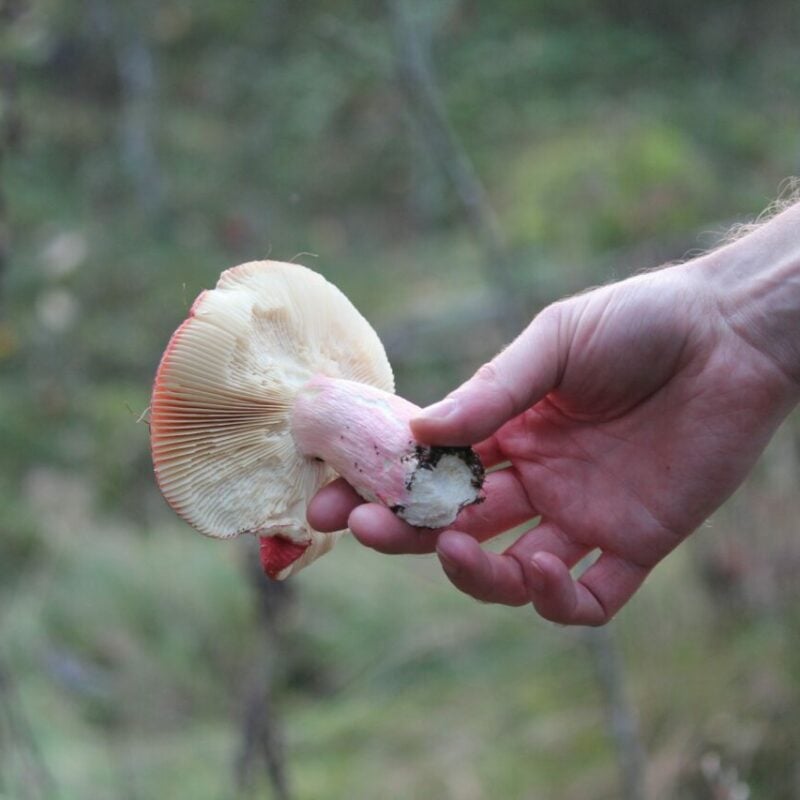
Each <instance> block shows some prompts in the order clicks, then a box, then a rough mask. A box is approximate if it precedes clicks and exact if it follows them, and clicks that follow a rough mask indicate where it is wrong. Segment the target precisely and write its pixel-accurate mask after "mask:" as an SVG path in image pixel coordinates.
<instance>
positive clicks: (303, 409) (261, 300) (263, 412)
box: [150, 261, 483, 579]
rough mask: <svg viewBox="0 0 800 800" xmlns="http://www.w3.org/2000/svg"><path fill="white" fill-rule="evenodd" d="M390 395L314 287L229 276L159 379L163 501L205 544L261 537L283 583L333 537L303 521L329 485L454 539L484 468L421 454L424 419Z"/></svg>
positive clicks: (156, 452)
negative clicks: (417, 421) (341, 482)
mask: <svg viewBox="0 0 800 800" xmlns="http://www.w3.org/2000/svg"><path fill="white" fill-rule="evenodd" d="M393 392H394V378H393V375H392V370H391V367H390V366H389V362H388V360H387V358H386V353H385V352H384V349H383V345H382V344H381V342H380V340H379V338H378V336H377V334H376V333H375V331H374V330H373V329H372V328H371V327H370V325H369V323H368V322H367V321H366V320H365V319H364V317H362V316H361V314H360V313H359V312H358V311H357V310H356V309H355V307H354V306H353V305H352V304H351V303H350V301H349V300H348V299H347V298H346V297H345V296H344V295H343V294H342V293H341V292H340V291H339V290H338V289H337V288H336V287H335V286H333V285H332V284H330V283H329V282H328V281H326V280H325V279H324V278H323V277H322V276H321V275H319V274H317V273H315V272H313V271H311V270H310V269H307V268H306V267H302V266H300V265H298V264H284V263H280V262H276V261H253V262H250V263H247V264H242V265H241V266H238V267H234V268H232V269H229V270H227V271H225V272H223V273H222V275H221V276H220V279H219V282H218V283H217V286H216V288H215V289H213V290H211V291H204V292H202V293H201V294H200V295H199V297H198V298H197V299H196V300H195V302H194V304H193V305H192V307H191V310H190V312H189V318H188V319H187V320H186V321H185V322H184V323H183V324H182V325H181V326H180V327H179V328H178V330H177V331H176V332H175V333H174V334H173V336H172V338H171V339H170V342H169V344H168V346H167V349H166V351H165V353H164V355H163V357H162V359H161V363H160V365H159V367H158V372H157V373H156V378H155V384H154V388H153V396H152V401H151V405H150V430H151V448H152V455H153V465H154V469H155V474H156V479H157V482H158V485H159V488H160V489H161V492H162V493H163V495H164V497H165V498H166V500H167V502H168V503H169V504H170V505H171V506H172V507H173V509H174V510H175V511H176V512H177V513H178V514H179V515H180V516H182V517H183V518H184V519H185V520H186V521H187V522H188V523H189V524H190V525H192V527H194V528H195V529H197V530H198V531H200V532H201V533H203V534H206V535H208V536H212V537H216V538H222V539H226V538H231V537H234V536H238V535H240V534H243V533H251V534H255V535H256V536H259V537H260V538H261V560H262V564H263V566H264V570H265V572H266V573H267V574H268V575H269V576H270V577H272V578H278V579H282V578H285V577H287V576H288V575H290V574H292V573H294V572H297V571H298V570H299V569H301V568H302V567H304V566H306V565H307V564H309V563H311V562H312V561H313V560H315V559H316V558H318V557H319V556H321V555H322V554H323V553H325V552H327V551H328V550H330V549H331V547H332V546H333V544H334V543H335V541H336V539H337V538H338V536H339V535H340V534H341V532H340V534H330V533H320V532H318V531H315V530H313V529H312V528H311V527H310V525H309V524H308V522H307V521H306V507H307V505H308V502H309V500H310V499H311V497H312V496H313V495H314V493H315V492H316V491H317V490H318V489H319V488H321V487H322V486H323V485H325V484H326V483H328V482H329V481H330V480H332V479H333V478H334V477H335V475H336V474H338V475H341V476H342V477H344V478H345V479H346V480H347V481H348V482H349V483H350V484H351V485H352V486H353V487H354V488H355V490H356V491H357V492H358V493H359V494H360V495H361V496H362V497H363V498H365V499H366V500H369V501H371V502H379V503H382V504H384V505H386V506H388V507H389V508H391V509H392V511H394V512H395V513H396V514H397V515H398V516H400V517H401V518H403V519H405V520H407V521H408V522H409V523H410V524H412V525H416V526H422V527H430V528H438V527H443V526H445V525H448V524H450V523H451V522H452V521H453V520H454V519H455V517H456V515H457V514H458V512H459V511H460V510H461V509H462V508H463V507H464V506H466V505H468V504H470V503H475V502H479V500H480V499H481V492H480V490H481V486H482V483H483V467H482V465H481V463H480V460H479V458H478V456H477V455H476V454H475V453H474V451H472V450H471V449H470V448H466V447H462V448H459V447H428V446H425V445H422V444H419V443H418V442H416V441H415V440H414V437H413V435H412V433H411V429H410V428H409V424H408V423H409V420H410V419H411V417H413V416H414V415H415V414H416V413H417V411H418V410H419V409H418V407H417V406H415V405H414V404H413V403H410V402H408V401H407V400H404V399H402V398H400V397H398V396H396V395H395V394H393Z"/></svg>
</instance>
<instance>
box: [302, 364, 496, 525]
mask: <svg viewBox="0 0 800 800" xmlns="http://www.w3.org/2000/svg"><path fill="white" fill-rule="evenodd" d="M418 411H419V407H418V406H415V405H414V404H413V403H409V402H408V401H407V400H404V399H403V398H401V397H397V395H393V394H389V393H388V392H383V391H381V390H380V389H375V388H374V387H372V386H368V385H366V384H362V383H356V382H354V381H346V380H339V379H336V378H328V377H325V376H321V375H317V376H315V377H314V378H312V379H311V380H310V381H309V382H308V383H307V384H306V385H305V386H303V388H302V389H301V390H300V392H299V393H298V395H297V398H296V400H295V405H294V411H293V414H292V435H293V436H294V439H295V442H296V444H297V447H298V449H299V450H300V452H301V453H303V455H305V456H307V457H309V458H320V459H322V460H323V461H325V462H327V463H328V464H329V465H330V466H331V467H332V468H333V469H334V470H336V472H338V473H339V474H340V475H341V476H342V477H344V478H345V479H346V480H347V481H348V482H349V483H350V484H351V485H352V486H353V488H354V489H355V490H356V491H357V492H358V493H359V494H360V495H361V496H362V497H364V498H365V499H366V500H369V501H370V502H377V503H381V504H383V505H385V506H388V507H389V508H391V509H392V510H393V511H394V512H395V513H397V514H398V516H400V517H402V518H403V519H406V520H408V521H409V522H410V523H411V524H412V525H419V526H423V527H442V526H444V525H449V524H450V523H451V522H452V521H453V520H454V519H455V517H456V515H457V514H458V512H459V511H460V510H461V508H463V507H464V506H465V505H469V504H470V503H475V502H479V501H480V499H481V495H480V488H481V486H482V484H483V467H482V465H481V464H480V460H479V459H478V457H477V455H476V454H475V453H474V451H472V450H470V449H469V448H464V447H458V448H456V447H452V448H448V447H427V446H424V445H420V444H419V443H418V442H416V441H415V440H414V437H413V435H412V433H411V429H410V427H409V420H410V419H411V418H412V417H413V416H415V415H416V414H417V412H418Z"/></svg>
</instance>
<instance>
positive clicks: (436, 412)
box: [417, 397, 458, 420]
mask: <svg viewBox="0 0 800 800" xmlns="http://www.w3.org/2000/svg"><path fill="white" fill-rule="evenodd" d="M457 407H458V404H457V403H456V401H455V400H453V398H452V397H446V398H445V399H444V400H440V401H439V402H438V403H434V404H433V405H432V406H428V407H427V408H423V409H422V411H420V412H419V414H418V415H417V419H428V420H442V419H447V418H448V417H449V416H452V414H453V413H454V412H455V410H456V408H457Z"/></svg>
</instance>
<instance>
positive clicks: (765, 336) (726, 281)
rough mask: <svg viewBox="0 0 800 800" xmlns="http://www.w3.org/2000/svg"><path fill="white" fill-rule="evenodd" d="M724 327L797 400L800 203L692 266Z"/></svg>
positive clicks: (799, 384) (799, 393) (799, 395)
mask: <svg viewBox="0 0 800 800" xmlns="http://www.w3.org/2000/svg"><path fill="white" fill-rule="evenodd" d="M696 265H697V267H698V269H699V272H700V274H701V275H702V277H703V278H704V280H705V281H706V283H707V285H708V286H709V287H710V289H711V290H712V292H713V294H714V296H715V298H716V300H717V303H718V308H719V310H720V313H721V315H722V317H723V318H724V320H725V322H726V324H727V325H728V326H729V327H730V328H731V329H732V330H733V331H734V332H735V333H736V334H737V335H738V336H740V337H741V338H742V339H743V340H744V341H746V342H747V343H748V344H749V345H751V346H752V347H753V348H755V349H756V350H757V351H759V352H760V353H761V354H763V355H764V356H765V357H766V358H768V359H769V360H770V361H771V362H772V363H773V364H774V365H775V367H777V369H778V370H779V371H780V373H781V374H782V376H783V377H784V378H785V379H786V382H787V391H788V392H789V393H790V394H792V395H793V399H794V402H797V400H798V399H800V203H796V204H795V205H793V206H791V207H790V208H788V209H786V210H785V211H783V212H782V213H780V214H778V215H777V216H776V217H774V218H773V219H771V220H769V221H768V222H766V223H764V224H763V225H761V226H760V227H758V228H756V229H755V230H754V231H752V232H751V233H749V234H747V235H746V236H743V237H742V238H741V239H738V240H737V241H734V242H732V243H731V244H729V245H726V246H725V247H722V248H720V249H718V250H715V251H714V252H712V253H709V254H707V255H705V256H702V257H701V258H700V259H698V261H697V262H696Z"/></svg>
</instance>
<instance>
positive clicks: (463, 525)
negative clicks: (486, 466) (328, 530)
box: [348, 467, 537, 554]
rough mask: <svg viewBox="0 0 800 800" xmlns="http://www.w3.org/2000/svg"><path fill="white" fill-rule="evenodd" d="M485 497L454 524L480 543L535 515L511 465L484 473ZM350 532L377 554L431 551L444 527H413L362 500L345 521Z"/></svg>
mask: <svg viewBox="0 0 800 800" xmlns="http://www.w3.org/2000/svg"><path fill="white" fill-rule="evenodd" d="M484 489H485V491H486V500H484V502H483V503H479V504H476V505H471V506H467V507H466V508H465V509H464V510H463V511H462V512H461V513H460V514H459V515H458V518H457V520H456V522H455V523H454V524H455V525H457V526H458V530H459V531H462V532H463V533H467V534H469V535H470V536H472V537H473V538H474V539H476V540H477V541H479V542H482V541H485V540H486V539H490V538H492V537H493V536H497V535H498V534H499V533H502V532H503V531H506V530H508V529H509V528H514V527H516V526H517V525H521V524H522V523H523V522H527V521H528V520H530V519H532V518H533V517H535V516H536V515H537V512H536V510H535V509H534V508H533V506H532V505H531V502H530V500H529V498H528V495H527V493H526V492H525V488H524V486H523V485H522V483H521V482H520V480H519V477H518V475H517V472H516V470H515V469H514V468H513V467H507V468H506V469H500V470H497V471H496V472H492V473H490V474H489V475H487V476H486V482H485V484H484ZM348 525H349V527H350V530H351V531H352V532H353V535H354V536H355V537H356V539H358V540H359V541H360V542H361V543H362V544H363V545H366V546H367V547H371V548H372V549H373V550H377V551H378V552H380V553H390V554H399V553H432V552H433V551H434V550H435V549H436V541H437V539H438V535H439V533H441V531H442V530H443V529H439V530H430V529H427V528H414V527H412V526H411V525H409V524H408V523H407V522H404V521H403V520H401V519H400V518H399V517H397V516H395V515H394V514H393V513H392V512H391V511H390V510H389V509H388V508H384V507H383V506H379V505H375V504H373V503H365V504H363V505H359V506H357V507H356V508H355V509H354V510H353V511H352V513H351V514H350V518H349V520H348Z"/></svg>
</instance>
